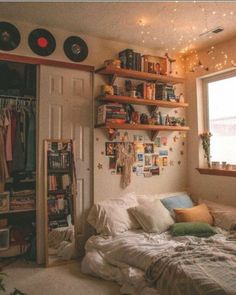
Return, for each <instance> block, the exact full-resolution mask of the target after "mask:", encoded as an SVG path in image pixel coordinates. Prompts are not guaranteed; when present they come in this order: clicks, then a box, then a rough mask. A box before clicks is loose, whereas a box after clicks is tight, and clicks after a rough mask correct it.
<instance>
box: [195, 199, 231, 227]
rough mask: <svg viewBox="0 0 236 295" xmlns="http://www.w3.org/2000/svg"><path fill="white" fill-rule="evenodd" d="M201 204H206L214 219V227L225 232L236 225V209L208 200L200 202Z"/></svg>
mask: <svg viewBox="0 0 236 295" xmlns="http://www.w3.org/2000/svg"><path fill="white" fill-rule="evenodd" d="M199 203H205V204H206V205H207V207H208V209H209V211H210V213H211V215H212V216H213V218H214V225H215V226H219V227H221V228H223V229H225V230H230V228H231V226H233V225H234V224H236V208H235V207H232V206H227V205H223V204H220V203H215V202H212V201H208V200H199Z"/></svg>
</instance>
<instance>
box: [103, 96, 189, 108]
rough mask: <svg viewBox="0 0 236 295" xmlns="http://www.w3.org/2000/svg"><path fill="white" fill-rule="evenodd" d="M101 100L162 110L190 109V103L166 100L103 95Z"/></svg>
mask: <svg viewBox="0 0 236 295" xmlns="http://www.w3.org/2000/svg"><path fill="white" fill-rule="evenodd" d="M98 99H99V100H102V101H112V102H119V103H122V104H126V103H128V104H138V105H148V106H154V107H162V108H186V107H188V103H181V102H171V101H166V100H151V99H144V98H134V97H130V96H122V95H108V94H107V95H103V96H100V97H98Z"/></svg>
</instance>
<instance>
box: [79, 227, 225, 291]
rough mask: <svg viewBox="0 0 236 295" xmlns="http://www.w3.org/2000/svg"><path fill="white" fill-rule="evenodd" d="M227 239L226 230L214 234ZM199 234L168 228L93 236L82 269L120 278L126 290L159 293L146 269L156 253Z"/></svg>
mask: <svg viewBox="0 0 236 295" xmlns="http://www.w3.org/2000/svg"><path fill="white" fill-rule="evenodd" d="M212 239H214V240H222V241H223V240H225V236H224V235H223V232H221V233H219V234H217V235H215V236H213V237H212ZM199 240H201V238H197V237H192V236H191V237H190V236H184V237H175V238H173V237H172V236H171V235H170V234H169V233H168V232H165V233H162V234H160V235H158V234H154V233H146V232H143V231H141V230H133V231H127V232H125V233H123V234H122V235H118V236H115V237H111V236H103V235H98V236H92V237H91V238H90V239H89V240H88V241H87V243H86V256H85V258H84V260H83V262H82V271H83V272H84V273H86V274H91V275H94V276H98V277H101V278H103V279H106V280H113V281H116V282H118V283H119V284H120V285H122V287H121V293H122V294H133V295H153V294H159V293H158V291H157V290H156V289H153V288H149V287H148V285H147V282H146V280H145V279H144V272H145V271H146V269H147V267H148V266H149V265H150V263H151V261H152V259H153V258H154V257H155V255H156V254H160V253H161V252H165V251H166V250H167V249H170V248H171V247H172V248H174V247H176V246H179V245H183V246H184V245H186V244H187V243H188V242H194V241H195V242H197V241H199Z"/></svg>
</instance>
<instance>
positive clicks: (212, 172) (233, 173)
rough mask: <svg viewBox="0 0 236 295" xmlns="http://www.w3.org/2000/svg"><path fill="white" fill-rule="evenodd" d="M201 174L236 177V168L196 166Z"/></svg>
mask: <svg viewBox="0 0 236 295" xmlns="http://www.w3.org/2000/svg"><path fill="white" fill-rule="evenodd" d="M196 169H197V170H198V172H199V173H200V174H207V175H216V176H232V177H236V170H226V169H213V168H196Z"/></svg>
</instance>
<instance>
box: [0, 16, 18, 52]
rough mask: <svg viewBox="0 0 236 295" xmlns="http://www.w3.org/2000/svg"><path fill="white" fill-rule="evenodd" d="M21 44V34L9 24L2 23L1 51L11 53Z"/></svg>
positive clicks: (0, 35) (0, 31) (0, 34)
mask: <svg viewBox="0 0 236 295" xmlns="http://www.w3.org/2000/svg"><path fill="white" fill-rule="evenodd" d="M19 44H20V33H19V31H18V30H17V28H16V27H15V26H14V25H12V24H10V23H7V22H0V50H4V51H10V50H14V49H16V48H17V47H18V46H19Z"/></svg>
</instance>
